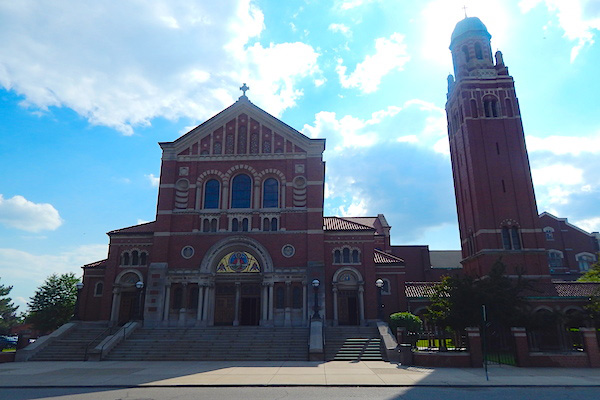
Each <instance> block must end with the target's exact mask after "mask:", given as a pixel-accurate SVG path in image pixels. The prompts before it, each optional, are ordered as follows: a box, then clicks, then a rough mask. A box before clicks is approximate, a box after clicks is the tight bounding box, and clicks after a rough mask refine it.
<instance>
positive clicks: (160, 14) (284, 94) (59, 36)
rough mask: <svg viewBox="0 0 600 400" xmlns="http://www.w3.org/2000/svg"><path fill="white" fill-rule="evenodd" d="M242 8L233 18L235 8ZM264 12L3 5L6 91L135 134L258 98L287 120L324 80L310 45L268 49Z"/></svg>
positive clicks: (162, 3)
mask: <svg viewBox="0 0 600 400" xmlns="http://www.w3.org/2000/svg"><path fill="white" fill-rule="evenodd" d="M232 10H233V12H232ZM263 29H264V16H263V14H262V11H261V10H260V9H259V8H258V7H256V6H255V5H254V4H253V3H252V1H251V0H225V1H220V2H216V3H210V4H209V3H202V2H200V3H199V2H188V1H185V0H170V1H166V0H158V1H154V2H142V3H139V2H135V3H132V2H96V3H89V2H76V3H73V2H71V1H67V0H56V1H53V2H44V3H40V2H37V1H34V0H22V1H19V2H0V35H1V36H3V37H10V38H11V40H3V41H0V60H2V62H1V63H0V85H2V86H4V87H5V88H6V89H8V90H13V91H15V92H16V93H17V94H19V95H21V96H23V97H24V101H23V105H24V106H27V107H30V108H32V109H33V110H34V111H38V110H48V109H49V107H68V108H71V109H73V110H74V111H75V112H77V113H78V114H80V115H82V116H83V117H85V118H87V119H88V120H89V122H90V123H92V124H96V125H104V126H108V127H112V128H115V129H118V130H120V131H122V132H123V133H124V134H128V135H129V134H132V133H133V128H134V127H136V126H147V125H149V124H150V122H151V120H152V119H153V118H156V117H164V118H167V119H177V118H180V117H189V118H192V119H197V120H201V119H204V118H206V117H209V116H210V115H211V114H212V113H214V112H215V111H218V110H220V109H221V108H223V106H226V105H228V104H230V103H231V102H233V100H234V98H236V97H237V96H238V93H239V91H238V87H239V86H240V84H241V83H242V82H244V81H246V82H247V83H248V84H249V85H250V86H253V87H254V91H251V92H250V98H251V100H253V101H255V102H256V103H258V104H260V105H261V106H262V107H264V108H266V109H268V110H270V111H271V112H273V113H274V114H276V115H279V114H280V113H281V112H283V110H285V109H286V108H288V107H292V106H293V105H295V101H296V100H297V99H298V97H300V96H301V95H302V92H301V91H300V90H298V89H297V86H298V82H299V80H301V79H303V78H304V77H306V76H310V75H313V74H314V75H318V74H319V69H318V67H317V64H316V62H317V57H318V54H317V53H316V51H315V50H314V49H312V47H310V46H309V45H306V44H303V43H279V44H271V45H269V46H268V47H266V48H265V47H262V46H261V45H260V44H258V43H254V41H255V40H256V39H257V38H258V37H259V35H260V33H261V32H262V30H263Z"/></svg>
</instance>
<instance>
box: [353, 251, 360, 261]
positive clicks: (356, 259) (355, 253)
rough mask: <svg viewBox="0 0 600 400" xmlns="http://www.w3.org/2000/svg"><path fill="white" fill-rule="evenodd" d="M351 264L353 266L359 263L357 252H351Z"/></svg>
mask: <svg viewBox="0 0 600 400" xmlns="http://www.w3.org/2000/svg"><path fill="white" fill-rule="evenodd" d="M352 262H353V263H354V264H358V263H360V259H359V257H358V250H352Z"/></svg>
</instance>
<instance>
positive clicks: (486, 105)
mask: <svg viewBox="0 0 600 400" xmlns="http://www.w3.org/2000/svg"><path fill="white" fill-rule="evenodd" d="M483 109H484V111H485V116H486V117H487V118H497V117H498V100H497V99H496V98H495V97H486V98H485V99H483Z"/></svg>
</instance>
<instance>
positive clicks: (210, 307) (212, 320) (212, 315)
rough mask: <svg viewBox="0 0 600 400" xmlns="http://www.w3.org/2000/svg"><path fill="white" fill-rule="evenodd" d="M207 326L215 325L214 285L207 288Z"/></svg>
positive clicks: (215, 293)
mask: <svg viewBox="0 0 600 400" xmlns="http://www.w3.org/2000/svg"><path fill="white" fill-rule="evenodd" d="M208 293H209V295H208V296H207V297H208V302H207V303H208V318H207V319H208V325H209V326H213V325H214V324H215V302H216V295H217V291H216V290H215V286H214V283H213V284H211V285H210V286H209V288H208Z"/></svg>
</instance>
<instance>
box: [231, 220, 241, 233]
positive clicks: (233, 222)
mask: <svg viewBox="0 0 600 400" xmlns="http://www.w3.org/2000/svg"><path fill="white" fill-rule="evenodd" d="M239 229H240V223H239V221H238V219H237V218H234V219H232V220H231V231H232V232H237V231H238V230H239Z"/></svg>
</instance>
